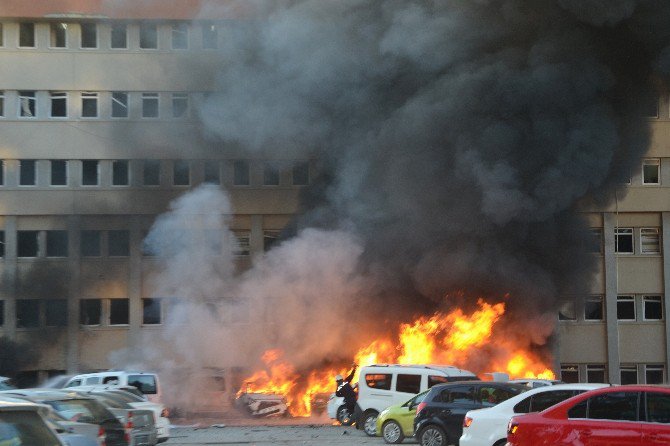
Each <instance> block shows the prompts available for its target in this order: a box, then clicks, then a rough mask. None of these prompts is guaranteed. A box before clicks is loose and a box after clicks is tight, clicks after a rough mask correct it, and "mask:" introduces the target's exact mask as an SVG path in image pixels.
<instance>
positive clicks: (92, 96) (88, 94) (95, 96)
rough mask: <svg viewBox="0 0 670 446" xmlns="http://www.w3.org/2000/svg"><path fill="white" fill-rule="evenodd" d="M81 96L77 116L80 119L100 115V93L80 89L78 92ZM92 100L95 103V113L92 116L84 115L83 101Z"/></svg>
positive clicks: (95, 117)
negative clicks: (79, 109)
mask: <svg viewBox="0 0 670 446" xmlns="http://www.w3.org/2000/svg"><path fill="white" fill-rule="evenodd" d="M80 97H81V112H80V114H79V117H80V118H81V119H97V118H99V117H100V93H99V92H97V91H82V92H81V94H80ZM88 101H93V102H94V103H95V115H94V116H85V115H84V111H85V110H86V107H85V106H84V103H85V102H88Z"/></svg>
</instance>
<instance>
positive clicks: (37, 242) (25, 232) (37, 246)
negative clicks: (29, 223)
mask: <svg viewBox="0 0 670 446" xmlns="http://www.w3.org/2000/svg"><path fill="white" fill-rule="evenodd" d="M29 234H30V235H31V236H34V240H31V241H30V243H31V245H32V244H33V243H34V248H35V252H34V255H21V254H22V253H21V245H22V240H21V238H22V237H21V236H22V235H29ZM39 237H40V234H39V231H35V230H30V229H20V230H18V231H16V257H17V258H19V259H36V258H38V257H39V255H40V240H39ZM31 238H32V237H31ZM25 241H26V240H24V243H25ZM31 248H32V246H31ZM31 253H32V249H31Z"/></svg>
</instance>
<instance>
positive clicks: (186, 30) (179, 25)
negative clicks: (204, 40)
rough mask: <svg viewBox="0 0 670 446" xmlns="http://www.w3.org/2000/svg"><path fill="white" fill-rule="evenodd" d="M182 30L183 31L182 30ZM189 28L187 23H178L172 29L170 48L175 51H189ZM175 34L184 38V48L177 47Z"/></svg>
mask: <svg viewBox="0 0 670 446" xmlns="http://www.w3.org/2000/svg"><path fill="white" fill-rule="evenodd" d="M180 28H181V29H180ZM189 28H190V27H189V26H188V23H187V22H176V23H173V24H172V26H171V27H170V48H171V49H173V50H177V51H179V50H188V49H189V46H190V45H189V44H190V38H189V37H190V36H189ZM175 33H176V34H177V36H183V39H184V40H183V42H184V46H175V42H176V41H179V40H175Z"/></svg>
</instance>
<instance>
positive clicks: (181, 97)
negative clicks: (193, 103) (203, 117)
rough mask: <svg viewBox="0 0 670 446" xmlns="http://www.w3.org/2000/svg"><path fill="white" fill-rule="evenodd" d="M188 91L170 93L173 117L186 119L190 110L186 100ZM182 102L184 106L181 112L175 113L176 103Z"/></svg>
mask: <svg viewBox="0 0 670 446" xmlns="http://www.w3.org/2000/svg"><path fill="white" fill-rule="evenodd" d="M188 99H189V98H188V93H172V118H173V119H187V118H188V117H189V114H190V113H189V112H190V104H189V100H188ZM182 101H183V102H184V104H185V106H184V108H183V112H182V113H181V114H179V115H178V114H177V110H178V109H179V107H178V106H177V104H178V103H180V102H182Z"/></svg>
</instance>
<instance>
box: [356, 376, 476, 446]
mask: <svg viewBox="0 0 670 446" xmlns="http://www.w3.org/2000/svg"><path fill="white" fill-rule="evenodd" d="M478 379H479V378H478V377H477V375H475V374H474V373H472V372H469V371H467V370H462V369H459V368H457V367H454V366H449V365H395V364H393V365H386V364H378V365H371V366H366V367H363V368H361V370H360V374H359V379H358V405H359V406H360V408H361V411H362V415H361V416H360V418H359V420H358V423H357V427H358V428H359V429H363V430H365V433H366V434H368V435H370V436H371V437H374V436H375V433H376V428H377V427H376V423H377V415H378V414H379V412H381V411H382V410H384V409H386V408H387V407H389V406H392V405H394V404H400V403H403V402H405V401H407V400H408V399H410V398H411V397H412V396H414V395H416V394H417V393H420V392H423V391H424V390H426V389H429V388H431V387H433V386H434V385H435V384H441V383H446V382H453V381H472V380H478Z"/></svg>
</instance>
